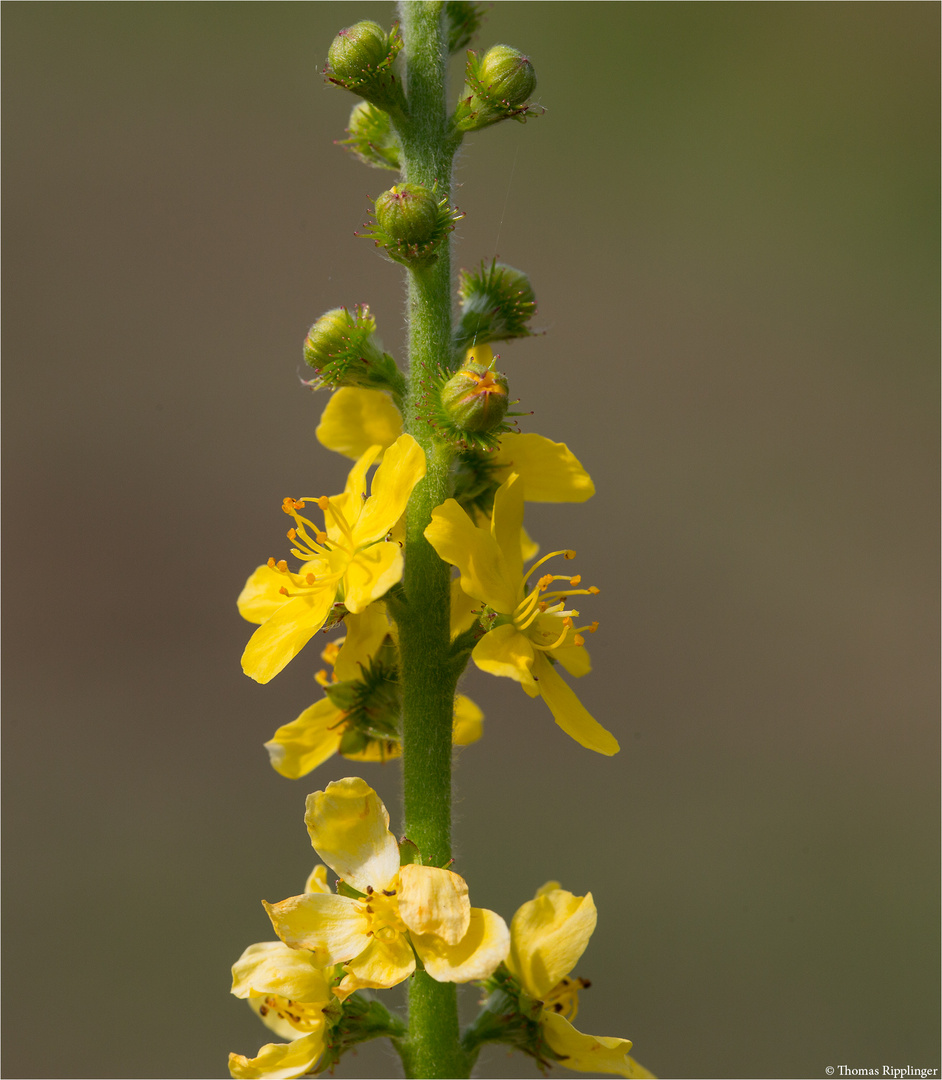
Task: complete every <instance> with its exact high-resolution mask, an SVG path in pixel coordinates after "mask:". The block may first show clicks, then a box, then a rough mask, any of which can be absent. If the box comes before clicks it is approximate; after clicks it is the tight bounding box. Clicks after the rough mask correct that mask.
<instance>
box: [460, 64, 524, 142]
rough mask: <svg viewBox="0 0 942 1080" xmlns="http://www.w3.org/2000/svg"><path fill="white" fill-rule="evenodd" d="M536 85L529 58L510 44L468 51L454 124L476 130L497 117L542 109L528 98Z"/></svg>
mask: <svg viewBox="0 0 942 1080" xmlns="http://www.w3.org/2000/svg"><path fill="white" fill-rule="evenodd" d="M535 89H536V74H535V72H534V70H533V65H532V64H531V63H530V60H529V58H528V57H526V56H524V55H523V53H521V52H518V51H517V50H516V49H512V48H511V47H510V46H509V45H494V46H493V47H492V48H490V49H488V50H487V52H486V53H485V54H484V55H483V56H482V57H478V56H476V55H475V54H474V53H471V52H469V53H468V65H467V69H466V76H465V86H464V92H463V94H462V98H461V101H459V102H458V108H457V109H456V110H455V115H454V124H455V127H456V128H458V130H459V131H476V130H478V129H479V128H483V127H487V126H488V125H489V124H496V123H497V122H498V121H499V120H510V119H515V120H520V121H525V120H526V118H527V116H533V115H536V114H537V113H539V112H542V109H540V107H539V106H536V105H530V104H529V102H528V101H527V98H528V97H529V96H530V95H531V94H532V93H533V91H534V90H535Z"/></svg>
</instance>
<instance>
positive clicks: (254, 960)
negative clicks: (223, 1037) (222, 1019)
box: [232, 941, 331, 1004]
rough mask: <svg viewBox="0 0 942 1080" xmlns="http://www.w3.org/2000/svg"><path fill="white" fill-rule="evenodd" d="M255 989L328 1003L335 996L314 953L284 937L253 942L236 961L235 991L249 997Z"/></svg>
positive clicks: (239, 995)
mask: <svg viewBox="0 0 942 1080" xmlns="http://www.w3.org/2000/svg"><path fill="white" fill-rule="evenodd" d="M253 990H254V991H255V992H256V993H259V994H278V995H279V996H280V997H285V998H291V999H293V1000H294V1001H305V1002H308V1001H323V1002H324V1003H325V1004H326V1003H327V1002H328V1001H330V996H331V995H330V988H329V987H328V985H327V980H326V979H325V978H324V972H323V971H322V970H321V969H320V968H319V967H316V966H315V965H314V955H313V953H309V952H307V951H305V950H303V949H291V948H289V947H288V946H287V945H285V944H284V943H283V942H281V941H259V942H257V943H256V944H255V945H250V946H249V947H248V948H247V949H246V950H245V952H244V953H243V954H242V955H241V956H240V957H239V959H238V960H237V961H236V962H235V963H234V964H233V965H232V993H233V994H235V996H236V997H237V998H247V997H248V996H249V994H250V993H251V992H252V991H253Z"/></svg>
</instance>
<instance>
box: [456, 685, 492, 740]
mask: <svg viewBox="0 0 942 1080" xmlns="http://www.w3.org/2000/svg"><path fill="white" fill-rule="evenodd" d="M483 734H484V713H482V712H481V710H480V709H479V708H478V707H477V705H475V704H474V702H473V701H472V700H471V698H469V697H465V696H464V694H459V695H458V696H457V697H456V698H455V718H454V721H453V723H452V726H451V741H452V742H453V743H454V744H455V746H470V745H471V743H473V742H477V741H478V739H480V737H481V736H482V735H483Z"/></svg>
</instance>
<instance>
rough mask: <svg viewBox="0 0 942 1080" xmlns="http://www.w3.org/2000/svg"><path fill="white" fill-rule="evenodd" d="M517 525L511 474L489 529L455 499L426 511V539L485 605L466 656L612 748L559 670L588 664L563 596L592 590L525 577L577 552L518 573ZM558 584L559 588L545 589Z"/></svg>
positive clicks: (571, 729)
mask: <svg viewBox="0 0 942 1080" xmlns="http://www.w3.org/2000/svg"><path fill="white" fill-rule="evenodd" d="M522 526H523V483H522V482H521V480H520V478H519V477H518V476H517V475H516V474H512V475H511V476H510V478H509V479H508V480H506V481H505V482H504V483H503V484H501V486H500V487H499V488H498V490H497V492H496V494H495V496H494V508H493V511H492V516H491V521H490V527H489V528H487V527H482V526H480V525H476V524H475V523H474V522H473V521H472V520H471V518H470V517H469V516H468V514H467V512H466V511H465V510H463V509H462V507H460V506H459V505H458V503H457V502H456V501H455V500H454V499H448V500H446V501H445V502H444V503H443V504H442V505H441V506H439V507H437V508H436V509H435V510H433V511H432V521H431V524H430V525H429V526H428V527H427V528H426V530H425V537H426V539H427V540H428V542H429V543H430V544H431V545H432V547H433V548H434V549H435V551H436V552H437V553H438V555H439V557H440V558H442V559H444V560H445V562H449V563H452V564H453V565H454V566H456V567H457V568H458V570H459V571H460V574H461V588H462V589H463V590H464V592H465V593H467V595H468V596H470V597H472V598H474V599H475V600H478V601H480V602H481V603H482V604H484V605H485V606H486V609H487V610H486V611H485V615H484V619H483V621H484V622H485V625H488V624H489V625H490V627H491V629H489V630H488V632H487V633H486V634H485V635H484V636H483V637H482V638H481V640H480V641H479V642H478V643H477V644H476V645H475V646H474V649H473V651H472V653H471V659H472V660H473V661H474V662H475V664H476V665H477V666H478V667H479V668H480V669H481V670H482V671H486V672H489V673H490V674H491V675H502V676H506V677H507V678H511V679H515V680H516V681H517V682H519V683H520V685H521V686H522V687H523V689H524V690H525V691H526V692H527V693H528V694H529V695H530V696H531V697H536V696H537V695H540V696H542V698H543V700H544V701H545V702H546V704H547V705H548V706H549V710H550V712H551V713H552V714H553V719H554V720H555V721H556V723H557V724H559V726H560V727H561V728H562V729H563V731H565V732H566V733H567V735H570V736H572V738H573V739H575V740H576V742H578V743H580V744H581V745H582V746H585V747H587V748H588V749H590V750H595V751H597V752H598V753H600V754H615V753H617V752H618V742H617V740H616V739H615V737H614V736H613V735H612V734H611V732H609V731H606V729H605V728H604V727H602V725H601V724H600V723H599V722H598V721H597V720H596V719H595V718H594V717H592V716H591V715H590V714H589V712H588V710H587V709H586V708H585V707H584V706H583V705H582V703H581V702H580V701H579V699H578V698H577V697H576V695H575V694H574V693H573V691H572V690H571V689H570V687H569V686H568V684H567V683H566V682H565V680H564V679H563V678H562V676H561V675H560V674H559V673H558V672H557V671H556V668H555V666H554V661H558V662H559V664H561V665H562V667H563V668H565V669H566V671H568V672H569V673H570V674H571V675H575V676H577V677H578V676H580V675H584V674H586V672H587V671H588V670H589V666H590V665H589V658H588V654H587V652H586V650H585V647H584V639H583V637H582V634H581V633H580V630H586V631H590V632H591V631H592V630H594V629H595V624H592V625H590V626H585V627H581V628H580V627H576V626H575V624H574V619H575V618H576V616H578V614H579V612H578V611H576V610H575V609H569V608H567V606H566V601H568V600H569V599H571V598H572V597H574V596H578V595H590V594H594V593H597V592H598V589H596V588H594V587H590V588H582V587H580V584H581V580H580V578H579V577H578V576H570V575H569V574H543V575H542V576H540V577H538V578H537V579H536V580H535V581H534V582H532V583H531V581H530V578H531V577H532V576H533V574H534V572H535V571H537V570H539V569H540V568H541V567H543V566H545V565H546V563H547V562H548V561H549V560H550V559H551V558H553V557H554V556H562V557H564V558H567V559H568V558H571V557H572V556H573V555H574V554H575V552H571V551H557V552H552V553H551V554H550V555H546V556H544V557H543V558H542V559H540V560H539V561H538V562H536V563H534V564H533V565H532V566H531V567H530V569H529V570H528V571H527V572H526V573H524V571H523V557H522V553H521V546H520V535H521V529H522ZM556 582H564V583H565V586H566V587H564V588H562V589H560V588H558V587H557V588H551V586H552V585H554V583H556Z"/></svg>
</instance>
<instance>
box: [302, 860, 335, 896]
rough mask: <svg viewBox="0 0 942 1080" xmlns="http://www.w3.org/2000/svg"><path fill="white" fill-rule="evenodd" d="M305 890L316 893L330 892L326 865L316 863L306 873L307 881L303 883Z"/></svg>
mask: <svg viewBox="0 0 942 1080" xmlns="http://www.w3.org/2000/svg"><path fill="white" fill-rule="evenodd" d="M304 891H305V892H316V893H328V894H329V893H330V886H329V885H328V884H327V867H326V866H323V865H321V864H318V865H317V866H315V867H314V869H313V870H312V871H311V872H310V873H309V874H308V876H307V881H305V883H304Z"/></svg>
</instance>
